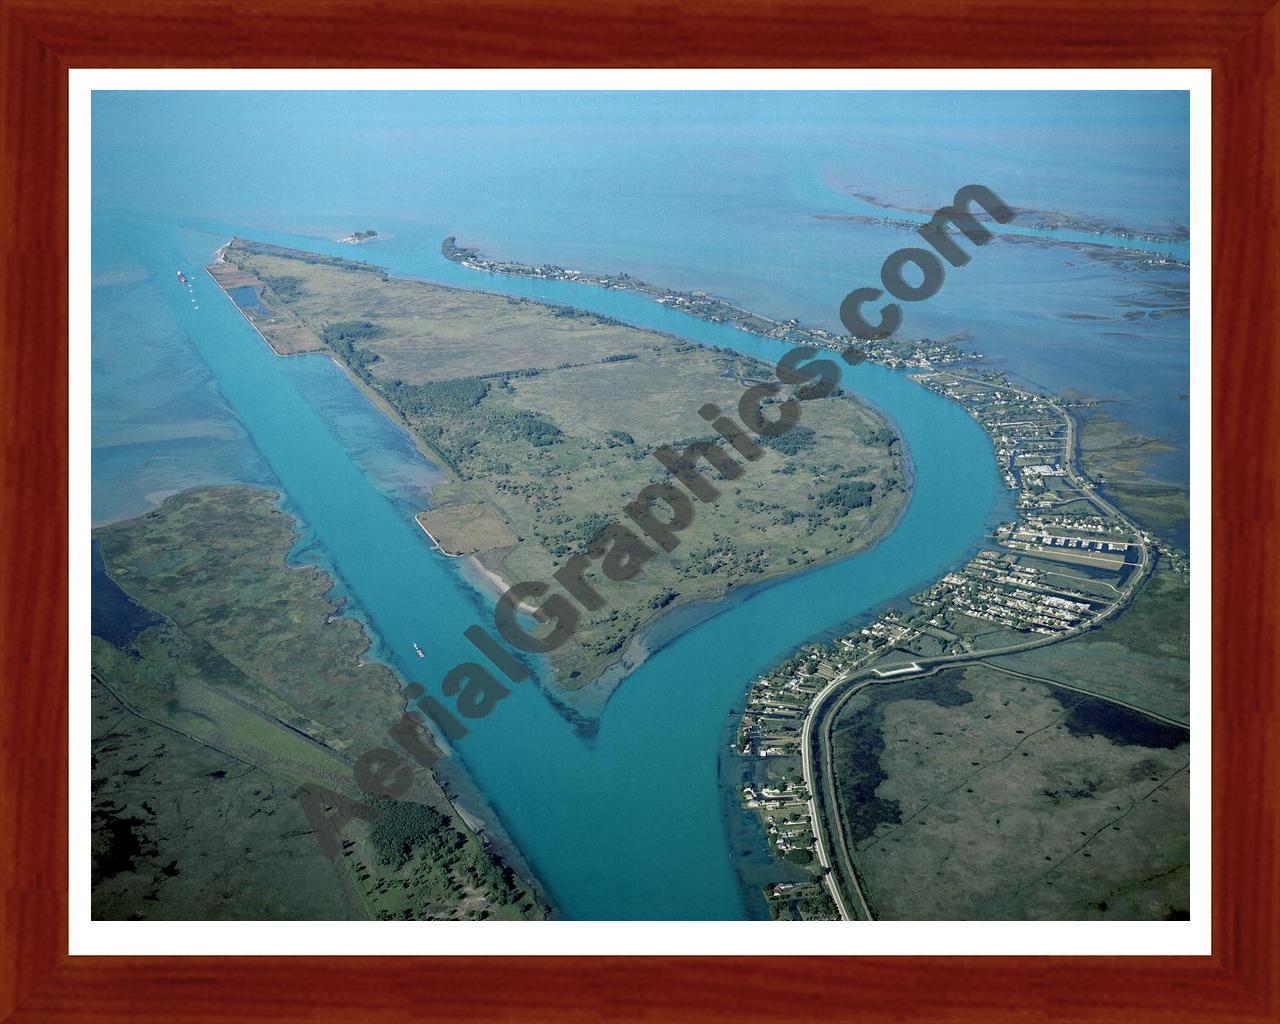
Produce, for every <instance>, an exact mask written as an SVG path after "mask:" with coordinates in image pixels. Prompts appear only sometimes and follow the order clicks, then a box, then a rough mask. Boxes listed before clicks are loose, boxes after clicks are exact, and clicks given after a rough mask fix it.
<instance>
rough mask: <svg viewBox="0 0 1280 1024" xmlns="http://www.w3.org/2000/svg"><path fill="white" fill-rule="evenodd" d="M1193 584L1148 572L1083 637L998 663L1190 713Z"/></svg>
mask: <svg viewBox="0 0 1280 1024" xmlns="http://www.w3.org/2000/svg"><path fill="white" fill-rule="evenodd" d="M1190 601H1191V588H1190V585H1189V583H1188V578H1187V577H1186V576H1182V575H1178V574H1175V573H1171V572H1168V571H1164V570H1158V571H1156V572H1155V573H1153V574H1152V576H1151V579H1150V580H1148V581H1147V584H1146V586H1144V587H1143V588H1142V589H1141V590H1140V591H1138V594H1137V596H1136V597H1135V598H1134V600H1133V604H1132V605H1130V606H1129V608H1127V609H1126V610H1125V612H1124V614H1123V615H1120V616H1119V617H1118V618H1115V619H1113V620H1111V621H1109V622H1106V623H1103V625H1102V626H1101V627H1099V628H1098V629H1095V630H1093V631H1091V632H1089V633H1086V634H1085V635H1084V636H1081V637H1075V638H1073V639H1071V640H1067V641H1065V642H1063V643H1060V644H1051V645H1050V646H1048V647H1042V648H1039V649H1038V650H1033V651H1026V652H1024V653H1022V654H1011V655H1007V656H1005V657H1001V658H999V659H997V662H996V663H997V664H999V665H1003V666H1005V667H1006V668H1012V669H1017V670H1018V671H1020V672H1026V673H1028V674H1030V675H1035V676H1046V677H1048V678H1051V679H1058V680H1061V681H1062V682H1065V683H1071V684H1072V685H1075V686H1083V687H1085V688H1086V689H1089V690H1092V691H1094V692H1096V693H1102V694H1106V695H1108V696H1112V697H1117V698H1119V699H1121V700H1125V701H1128V702H1130V703H1133V704H1137V705H1139V706H1140V707H1144V708H1148V709H1149V710H1151V711H1155V712H1156V713H1158V714H1161V715H1165V716H1167V717H1169V718H1173V719H1176V720H1177V721H1180V722H1187V721H1188V720H1189V710H1188V709H1189V702H1190V696H1191V694H1190V690H1191V671H1190V662H1189V661H1188V658H1189V656H1190V629H1191V625H1190V623H1191V617H1190V616H1191V603H1190Z"/></svg>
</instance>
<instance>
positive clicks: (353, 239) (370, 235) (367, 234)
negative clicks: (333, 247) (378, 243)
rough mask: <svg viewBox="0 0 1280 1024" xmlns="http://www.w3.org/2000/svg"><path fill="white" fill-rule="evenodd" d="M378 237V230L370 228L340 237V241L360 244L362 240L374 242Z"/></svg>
mask: <svg viewBox="0 0 1280 1024" xmlns="http://www.w3.org/2000/svg"><path fill="white" fill-rule="evenodd" d="M377 237H378V232H376V231H374V230H372V229H369V230H366V231H353V232H351V234H349V235H344V236H343V237H342V238H339V239H338V241H339V242H345V243H346V244H347V245H359V244H360V243H361V242H372V241H373V240H374V239H376V238H377Z"/></svg>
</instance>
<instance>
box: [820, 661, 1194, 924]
mask: <svg viewBox="0 0 1280 1024" xmlns="http://www.w3.org/2000/svg"><path fill="white" fill-rule="evenodd" d="M1188 752H1189V741H1188V734H1187V732H1186V731H1185V730H1183V729H1181V728H1178V727H1176V726H1171V725H1167V724H1164V723H1161V722H1159V721H1155V720H1153V719H1150V718H1147V717H1145V716H1142V715H1140V714H1138V713H1136V712H1133V711H1129V710H1127V709H1124V708H1121V707H1118V706H1117V705H1114V704H1111V703H1109V702H1106V701H1102V700H1099V699H1096V698H1092V697H1087V696H1084V695H1081V694H1078V693H1073V692H1071V691H1068V690H1064V689H1061V688H1058V687H1053V686H1048V685H1044V684H1041V683H1037V682H1034V681H1031V680H1028V679H1024V678H1021V677H1018V676H1014V675H1010V674H1007V673H1004V672H1000V671H998V670H995V669H992V668H988V667H986V666H973V667H969V668H957V669H950V670H947V671H945V672H943V673H940V674H939V675H937V676H935V677H932V678H929V679H924V680H919V681H915V682H906V683H899V684H889V683H886V684H878V685H875V686H871V687H867V688H866V689H865V690H863V691H862V692H861V693H859V694H856V695H855V696H854V697H853V698H851V699H850V701H849V703H848V705H847V707H846V708H845V709H844V711H843V713H842V714H841V717H840V720H839V722H838V723H837V726H836V732H835V748H834V756H835V768H836V771H837V778H838V780H839V789H840V800H841V805H842V813H843V814H844V820H845V829H846V834H847V835H848V837H849V841H850V843H851V846H852V855H853V859H854V861H855V863H856V865H857V869H858V873H859V876H860V877H861V879H862V881H863V888H864V890H865V892H866V893H867V895H868V899H869V900H870V902H871V904H872V906H873V909H874V912H875V914H876V916H877V917H879V918H882V919H928V920H944V919H964V920H1000V919H1017V920H1081V919H1084V920H1104V919H1105V920H1121V919H1125V920H1128V919H1142V920H1152V919H1154V920H1162V919H1176V918H1184V917H1185V916H1186V915H1187V913H1188V911H1189V889H1188V886H1189V867H1188V865H1189V846H1188V821H1189V817H1188V815H1189V811H1188V807H1189V803H1188V801H1189V786H1188V767H1187V766H1188Z"/></svg>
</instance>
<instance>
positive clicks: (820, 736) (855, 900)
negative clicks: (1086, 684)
mask: <svg viewBox="0 0 1280 1024" xmlns="http://www.w3.org/2000/svg"><path fill="white" fill-rule="evenodd" d="M953 376H955V375H954V374H953ZM956 379H958V380H964V381H968V382H970V383H974V384H980V385H982V386H984V387H989V388H993V389H995V390H1003V391H1012V392H1015V393H1018V394H1025V393H1026V392H1023V391H1021V390H1020V389H1019V388H1015V387H1009V386H1005V385H996V384H992V383H990V382H989V381H984V380H980V379H976V378H970V377H957V378H956ZM1036 397H1040V398H1043V396H1036ZM1044 400H1045V401H1047V402H1048V404H1049V406H1050V407H1051V408H1052V409H1053V410H1054V411H1055V412H1057V413H1058V414H1059V415H1060V416H1061V417H1062V418H1063V420H1064V421H1065V422H1066V428H1067V430H1066V441H1065V443H1064V445H1063V457H1062V466H1063V469H1064V470H1065V473H1066V476H1067V477H1068V479H1070V481H1071V482H1072V483H1073V484H1074V485H1075V486H1076V487H1077V488H1078V489H1079V490H1080V493H1081V494H1082V495H1084V496H1085V499H1086V500H1088V501H1089V502H1090V503H1091V504H1093V505H1094V507H1095V508H1097V509H1098V510H1099V511H1101V512H1102V513H1103V514H1105V515H1110V516H1112V517H1114V518H1116V519H1118V520H1120V521H1121V522H1122V523H1124V524H1125V526H1126V527H1128V528H1129V529H1130V530H1131V531H1132V532H1133V534H1134V535H1135V536H1136V537H1137V538H1138V547H1139V551H1140V555H1141V557H1140V560H1139V562H1138V565H1137V567H1136V568H1135V569H1134V570H1133V571H1132V572H1131V573H1130V574H1129V579H1128V581H1127V582H1126V583H1125V584H1124V586H1123V587H1122V588H1121V589H1120V590H1119V591H1118V592H1117V595H1116V599H1115V600H1114V601H1112V602H1111V603H1110V604H1108V605H1107V606H1106V607H1104V608H1103V609H1101V610H1100V611H1099V612H1098V614H1097V615H1096V616H1094V617H1093V618H1092V619H1090V620H1089V621H1088V622H1087V623H1083V624H1081V625H1079V626H1075V627H1073V628H1071V629H1069V630H1066V631H1064V632H1062V633H1058V634H1055V635H1053V636H1040V637H1037V638H1035V639H1031V640H1027V641H1024V642H1021V643H1017V644H1010V645H1007V646H1005V647H998V648H992V649H991V650H988V651H966V652H964V653H961V654H947V655H938V656H936V657H923V658H917V659H916V660H915V663H914V664H915V667H916V669H917V671H913V672H910V673H902V674H897V675H892V676H880V675H877V673H876V670H875V669H872V668H867V667H865V666H866V664H867V662H868V661H874V660H875V658H876V655H871V656H869V657H868V658H864V659H862V660H861V661H859V662H858V663H856V664H854V665H851V666H850V667H849V668H847V669H845V671H844V672H842V673H841V674H840V675H838V676H836V677H835V678H834V679H833V680H831V682H830V683H828V684H827V686H826V687H824V688H823V690H822V692H821V693H819V694H818V695H817V697H815V698H814V700H813V703H812V704H810V705H809V711H808V713H807V714H806V716H805V721H804V729H803V732H802V734H801V749H802V752H803V760H802V767H803V771H804V782H805V786H806V788H807V789H808V791H809V815H810V820H811V821H812V822H813V831H814V837H815V839H816V845H817V853H818V861H819V863H820V864H821V865H822V866H823V867H824V868H827V869H828V870H827V873H826V875H825V879H824V880H825V882H826V885H827V889H828V891H829V892H830V893H831V898H832V899H833V900H834V901H835V904H836V907H837V909H838V910H839V912H840V916H841V918H843V919H844V920H846V921H847V920H873V919H874V915H873V914H872V912H871V909H870V906H869V904H868V902H867V898H866V894H865V893H864V892H863V891H862V886H861V884H860V882H859V881H858V876H857V871H856V869H855V867H854V864H853V858H852V857H851V856H850V854H849V844H848V841H847V838H846V836H845V833H844V822H843V819H842V818H841V815H840V809H839V804H838V801H837V799H836V789H835V775H834V771H833V766H832V758H831V729H832V726H833V724H834V722H835V719H836V717H837V716H838V715H839V712H840V709H841V708H843V707H844V705H845V704H846V703H847V702H848V700H849V699H850V698H851V697H853V696H854V694H856V693H858V692H859V691H861V690H862V689H864V688H865V687H867V686H871V685H873V684H874V683H877V682H893V683H898V682H906V681H909V680H913V679H921V678H924V677H926V676H930V675H933V674H934V673H936V672H938V671H940V670H941V669H943V668H949V667H953V666H962V665H968V664H977V663H978V662H982V661H985V660H986V659H988V658H992V657H998V656H1000V655H1004V654H1016V653H1018V652H1020V651H1028V650H1032V649H1033V648H1037V647H1046V646H1048V645H1049V644H1055V643H1059V642H1061V641H1063V640H1069V639H1071V638H1072V637H1075V636H1081V635H1083V634H1084V633H1087V632H1089V631H1090V630H1092V629H1097V628H1098V626H1100V625H1101V624H1102V623H1103V622H1105V621H1106V620H1108V619H1110V618H1112V617H1113V616H1115V615H1117V614H1119V613H1120V612H1121V611H1122V610H1123V609H1124V608H1126V607H1128V605H1129V603H1130V602H1131V601H1132V599H1133V597H1134V595H1135V594H1136V593H1137V592H1138V590H1139V588H1140V587H1141V586H1142V584H1143V583H1145V582H1146V580H1147V578H1148V577H1149V576H1150V575H1151V570H1152V568H1153V567H1154V558H1153V553H1152V550H1151V546H1150V545H1149V544H1148V543H1147V541H1146V540H1145V538H1144V534H1143V532H1142V531H1141V530H1140V529H1139V528H1138V526H1137V525H1136V524H1135V523H1134V522H1133V521H1132V520H1131V519H1130V518H1129V517H1128V516H1126V515H1125V514H1124V513H1122V512H1121V511H1120V510H1119V509H1117V508H1116V507H1115V506H1114V505H1112V504H1111V503H1110V502H1109V501H1107V500H1106V499H1105V498H1104V497H1102V495H1101V494H1099V493H1098V492H1097V490H1096V489H1095V487H1094V485H1093V483H1092V482H1091V481H1090V480H1089V479H1088V478H1087V477H1085V476H1083V475H1082V474H1080V472H1079V471H1078V469H1077V468H1076V425H1075V420H1074V419H1073V418H1072V416H1071V414H1070V413H1068V412H1067V410H1066V409H1064V408H1063V407H1062V406H1060V405H1058V404H1057V403H1056V402H1053V401H1052V400H1049V399H1044ZM1077 500H1079V499H1077ZM1055 685H1059V686H1061V685H1063V684H1061V683H1056V682H1055ZM1067 688H1068V689H1072V690H1075V691H1077V692H1079V693H1084V694H1087V695H1088V696H1092V697H1098V698H1100V699H1102V700H1109V701H1112V702H1113V703H1116V704H1120V705H1122V706H1124V707H1127V708H1129V709H1130V710H1134V711H1141V712H1142V713H1143V714H1147V715H1151V716H1152V717H1154V718H1157V719H1160V720H1162V721H1167V722H1168V723H1169V724H1173V725H1182V724H1183V723H1180V722H1174V721H1173V720H1171V719H1164V718H1163V716H1160V715H1155V714H1153V713H1152V712H1150V711H1147V710H1146V709H1144V708H1138V707H1136V706H1135V705H1131V704H1127V703H1125V702H1124V701H1120V700H1116V699H1115V698H1111V697H1107V696H1106V695H1105V694H1097V693H1092V692H1090V691H1088V690H1084V689H1081V688H1080V687H1075V686H1067ZM815 780H816V782H817V784H816V785H815ZM833 854H834V856H833ZM847 897H851V898H847ZM851 908H852V910H851Z"/></svg>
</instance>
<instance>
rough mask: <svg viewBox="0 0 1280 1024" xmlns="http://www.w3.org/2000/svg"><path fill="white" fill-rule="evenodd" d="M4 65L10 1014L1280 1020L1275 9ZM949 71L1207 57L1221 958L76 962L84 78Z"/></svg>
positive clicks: (39, 1)
mask: <svg viewBox="0 0 1280 1024" xmlns="http://www.w3.org/2000/svg"><path fill="white" fill-rule="evenodd" d="M0 52H2V53H3V61H4V68H3V72H4V82H5V91H4V101H3V102H4V127H3V143H2V144H0V148H2V150H3V152H2V154H0V175H2V177H0V182H2V184H0V188H2V191H3V198H2V199H0V211H2V213H3V217H4V222H5V232H4V234H5V245H4V250H3V255H2V258H3V260H4V274H3V283H2V285H0V287H2V288H3V295H4V299H3V304H2V310H3V319H4V343H3V347H2V348H0V388H3V402H0V416H3V418H4V432H3V438H4V453H3V479H4V486H3V491H2V492H0V493H2V494H3V499H2V500H3V510H4V515H3V529H2V531H0V532H2V535H3V555H2V557H0V572H2V573H3V590H2V591H0V602H2V607H3V612H2V613H0V622H2V623H3V637H4V640H3V642H2V643H0V658H3V671H0V686H2V687H3V689H4V702H3V706H2V707H3V709H2V710H0V789H2V800H3V804H2V807H3V811H2V814H3V818H2V819H0V849H2V850H3V871H4V879H3V892H2V893H0V1019H3V1020H11V1021H15V1022H19V1021H22V1022H25V1021H66V1022H73V1021H130V1022H132V1024H144V1022H149V1021H157V1022H160V1021H163V1022H166V1024H167V1022H171V1021H178V1020H181V1021H214V1020H229V1021H231V1020H233V1021H241V1022H247V1021H271V1022H276V1024H278V1022H283V1021H295V1020H308V1021H311V1020H316V1021H318V1020H347V1021H360V1022H374V1021H392V1020H406V1019H421V1018H433V1019H442V1020H458V1021H465V1020H475V1021H480V1020H485V1021H491V1020H515V1019H524V1018H530V1019H544V1020H554V1021H557V1022H568V1021H575V1020H591V1021H597V1020H633V1019H637V1020H638V1019H650V1020H662V1021H680V1020H725V1021H736V1022H742V1021H749V1020H765V1019H771V1018H774V1017H776V1016H778V1013H779V1010H778V1009H777V1007H779V1006H782V1007H785V1010H784V1011H782V1012H785V1014H786V1016H787V1017H789V1018H791V1019H795V1020H806V1019H827V1020H845V1019H859V1020H931V1021H943V1020H946V1021H961V1020H975V1021H977V1020H981V1021H984V1022H991V1021H994V1020H1010V1021H1028V1020H1072V1021H1076V1020H1080V1021H1083V1020H1090V1021H1092V1020H1120V1019H1124V1020H1135V1019H1136V1020H1147V1019H1156V1018H1159V1019H1162V1020H1168V1021H1175V1020H1179V1021H1206V1020H1233V1021H1264V1020H1265V1021H1274V1020H1277V1019H1280V957H1278V956H1277V941H1276V931H1277V927H1278V926H1280V906H1278V905H1277V901H1278V900H1280V891H1278V890H1277V886H1276V876H1277V869H1278V865H1277V838H1278V837H1280V804H1278V802H1277V777H1278V775H1280V758H1277V756H1276V743H1277V741H1276V737H1277V736H1280V720H1278V716H1277V708H1276V705H1277V698H1276V664H1277V659H1276V654H1277V642H1278V640H1280V623H1278V622H1277V615H1276V611H1277V595H1276V589H1277V580H1278V579H1280V573H1277V565H1276V561H1277V559H1276V543H1275V541H1274V540H1273V539H1272V530H1273V529H1274V526H1275V518H1276V503H1277V495H1278V493H1280V481H1278V480H1277V469H1278V468H1280V457H1278V456H1277V454H1276V449H1275V441H1274V438H1275V437H1276V436H1277V434H1278V433H1280V423H1278V422H1277V421H1278V420H1280V403H1277V402H1276V401H1275V396H1276V394H1277V391H1276V387H1277V383H1280V357H1278V356H1277V349H1276V340H1277V339H1276V333H1277V327H1276V325H1277V323H1278V322H1280V312H1278V311H1277V295H1278V294H1280V271H1278V270H1277V264H1276V256H1275V250H1276V243H1275V230H1276V228H1277V224H1278V222H1280V148H1278V146H1280V143H1278V142H1277V131H1276V120H1277V108H1278V106H1280V80H1278V76H1277V69H1278V67H1280V7H1274V6H1272V7H1269V5H1268V3H1267V2H1247V0H1245V2H1237V0H1226V2H1217V3H1209V2H1206V0H1180V2H1175V3H1173V4H1167V5H1162V6H1155V7H1153V6H1150V5H1140V4H1134V3H1122V4H1118V5H1117V4H1110V3H1102V2H1099V0H1076V2H1070V3H1068V2H1063V0H1047V2H1037V3H1017V2H972V0H971V2H967V3H954V2H944V0H923V2H918V3H913V4H906V3H902V2H900V0H899V2H890V3H886V4H870V5H862V4H851V5H830V4H822V3H818V2H815V0H799V2H771V3H766V2H761V0H744V2H742V3H739V4H734V5H715V4H710V3H706V2H705V0H689V2H687V3H684V4H661V5H659V4H643V3H637V4H623V3H618V2H616V0H604V2H601V3H595V4H585V3H574V2H570V0H546V2H535V0H500V2H496V3H486V4H484V5H483V6H478V7H477V6H466V5H446V4H442V3H438V2H429V3H425V4H418V5H414V4H409V3H405V2H403V0H388V2H383V3H377V4H374V3H369V2H367V0H356V2H351V3H338V2H333V0H319V2H311V3H300V2H298V0H280V2H277V3H275V4H271V5H267V6H265V7H263V8H257V7H255V6H253V5H249V4H245V3H242V2H240V0H228V2H226V3H223V4H218V5H210V4H195V3H177V4H169V3H159V2H156V0H97V2H94V3H88V2H85V0H71V2H67V3H58V2H53V0H0ZM952 64H955V65H958V66H974V67H981V66H987V67H1079V66H1097V67H1208V68H1211V69H1212V75H1213V77H1212V89H1213V175H1214V199H1213V280H1214V311H1215V320H1214V343H1215V344H1214V355H1213V439H1212V440H1213V445H1214V450H1215V452H1216V453H1217V454H1218V458H1217V460H1216V465H1215V468H1214V473H1213V509H1214V511H1213V529H1214V538H1215V541H1216V546H1217V550H1216V558H1215V560H1214V565H1213V581H1212V582H1213V586H1212V593H1213V603H1214V616H1213V622H1214V628H1213V638H1214V643H1213V680H1214V683H1213V754H1214V757H1213V762H1214V763H1213V778H1214V787H1213V823H1214V833H1213V872H1212V877H1213V952H1212V955H1211V956H1204V957H1144V956H1141V955H1136V956H1133V957H1106V958H1086V959H1081V958H1067V957H1047V958H998V957H990V958H966V957H949V958H924V957H914V958H911V957H908V958H887V957H886V958H881V957H866V958H834V957H833V958H794V959H788V960H787V961H785V964H784V965H782V966H783V968H784V969H780V970H776V971H769V972H766V971H764V970H761V968H760V962H759V961H757V960H754V959H751V958H727V957H726V958H717V957H711V956H708V957H695V958H675V957H657V956H655V957H633V958H589V959H588V958H583V959H575V958H568V957H537V956H530V957H527V958H526V957H520V958H511V957H504V958H478V957H467V958H438V959H437V958H408V957H405V958H400V957H396V958H385V957H378V958H372V957H330V958H319V957H314V958H313V957H308V958H293V957H245V958H235V957H185V958H180V957H169V958H163V957H79V956H77V957H72V956H69V955H68V951H67V950H68V947H67V908H68V903H67V887H68V883H67V840H68V821H67V814H66V807H67V794H68V789H67V711H68V687H67V683H68V679H67V671H68V654H67V650H68V635H67V567H68V561H67V559H68V532H67V501H68V491H67V457H68V437H67V412H68V409H67V402H68V390H67V389H68V383H67V381H68V346H67V328H68V307H67V302H68V280H67V246H68V241H67V232H68V208H67V182H68V169H67V157H68V142H67V102H68V71H69V69H71V68H76V67H217V66H252V67H270V66H280V67H324V66H334V67H377V66H384V67H405V66H424V67H430V66H488V67H521V66H565V67H608V66H627V67H647V66H700V67H706V66H713V67H715V66H718V67H766V66H810V67H856V66H867V67H886V66H900V67H929V66H934V67H938V66H948V65H952ZM83 541H84V538H81V539H80V540H79V541H77V543H83ZM1134 952H1135V953H1140V952H1141V951H1140V950H1135V951H1134ZM773 963H774V964H775V965H776V964H777V961H773ZM766 996H769V997H771V998H768V999H767V998H766Z"/></svg>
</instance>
